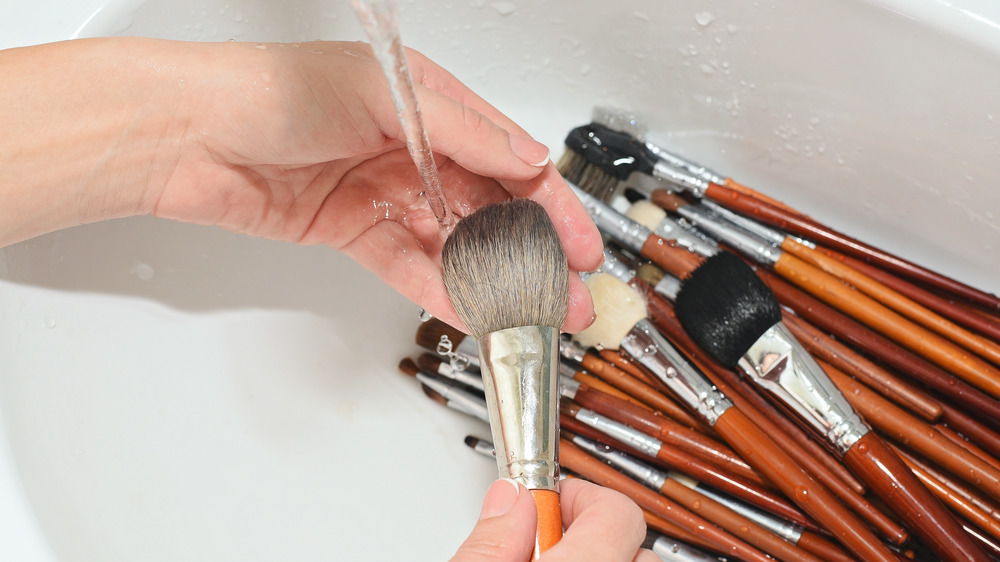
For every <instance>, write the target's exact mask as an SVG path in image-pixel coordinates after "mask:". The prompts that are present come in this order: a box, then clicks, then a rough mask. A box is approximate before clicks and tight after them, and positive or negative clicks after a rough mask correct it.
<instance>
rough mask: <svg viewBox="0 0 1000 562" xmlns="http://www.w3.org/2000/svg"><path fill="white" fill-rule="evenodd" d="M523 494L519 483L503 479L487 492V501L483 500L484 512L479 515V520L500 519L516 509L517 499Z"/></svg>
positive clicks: (492, 485) (491, 486)
mask: <svg viewBox="0 0 1000 562" xmlns="http://www.w3.org/2000/svg"><path fill="white" fill-rule="evenodd" d="M520 493H521V488H520V486H518V485H517V482H514V481H513V480H510V479H509V478H501V479H500V480H497V481H496V482H494V483H493V484H491V485H490V489H489V490H487V491H486V499H484V500H483V510H482V511H481V512H480V513H479V520H480V521H482V520H483V519H489V518H490V517H499V516H501V515H503V514H505V513H507V512H508V511H510V510H511V508H512V507H514V504H515V503H517V497H518V495H520Z"/></svg>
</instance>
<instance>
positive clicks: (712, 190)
mask: <svg viewBox="0 0 1000 562" xmlns="http://www.w3.org/2000/svg"><path fill="white" fill-rule="evenodd" d="M720 191H722V193H720ZM705 196H706V197H708V198H709V199H712V200H715V198H716V197H725V198H726V200H727V201H728V200H732V199H749V201H746V203H747V204H748V205H752V204H754V203H760V204H763V205H768V206H771V207H775V208H778V209H781V210H783V211H785V212H787V213H790V214H793V215H795V216H798V217H801V218H802V219H803V220H810V221H811V220H812V219H810V218H809V217H808V216H806V215H803V214H802V213H800V212H798V211H797V210H795V209H793V208H792V207H789V206H788V205H786V204H784V203H782V202H781V201H778V200H777V199H774V198H772V197H768V196H767V195H764V194H763V193H761V192H759V191H757V190H756V189H752V188H750V187H747V186H746V185H743V184H742V183H739V182H738V181H736V180H734V179H733V178H726V179H725V180H723V182H722V185H719V184H717V183H710V184H709V187H708V190H707V191H706V193H705Z"/></svg>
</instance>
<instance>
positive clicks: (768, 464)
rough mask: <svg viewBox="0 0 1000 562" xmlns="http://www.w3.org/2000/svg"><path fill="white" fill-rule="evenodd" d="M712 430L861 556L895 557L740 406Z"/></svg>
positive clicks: (871, 558) (868, 561) (872, 558)
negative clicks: (743, 411) (749, 417)
mask: <svg viewBox="0 0 1000 562" xmlns="http://www.w3.org/2000/svg"><path fill="white" fill-rule="evenodd" d="M715 430H716V431H717V432H718V433H719V434H720V435H722V437H723V438H724V439H725V440H726V442H728V443H729V444H730V445H731V446H732V447H733V448H734V449H736V451H737V452H738V453H740V455H741V456H742V457H743V458H744V459H746V461H747V462H749V463H750V464H751V465H752V466H753V467H754V468H756V469H757V470H759V471H760V472H761V473H762V474H764V475H765V476H767V477H768V478H770V479H771V481H772V482H774V484H775V485H776V486H778V487H779V488H781V490H782V492H784V493H785V495H787V496H788V497H789V498H791V499H792V501H794V502H795V503H796V504H798V506H799V507H800V508H802V510H803V511H805V512H806V513H808V514H809V515H811V516H812V517H813V519H815V520H816V521H817V522H818V523H819V524H821V525H823V526H824V527H826V528H827V529H828V530H829V531H830V533H831V534H833V536H835V537H837V539H838V540H839V541H840V542H841V543H842V544H843V545H844V546H845V547H846V548H847V549H848V550H850V551H851V552H853V553H854V554H856V555H857V556H858V557H860V559H861V560H865V561H866V562H872V561H876V560H882V561H884V562H889V561H895V560H896V556H895V555H894V554H893V553H892V552H891V551H890V550H889V549H888V548H887V547H886V546H885V545H883V544H882V542H881V541H879V540H878V538H877V537H876V536H875V535H874V534H873V533H872V532H871V531H870V530H869V529H868V527H866V526H865V524H864V523H862V522H861V521H860V520H859V519H858V518H857V516H856V515H855V514H854V513H853V512H851V511H850V510H848V509H847V508H846V507H844V505H843V504H842V503H840V501H839V500H838V499H837V498H835V497H834V496H833V495H832V494H831V493H830V492H829V491H828V490H827V489H826V488H824V487H823V486H822V485H821V484H820V483H819V482H817V481H815V480H813V479H812V477H810V476H809V475H808V474H806V472H805V471H804V470H802V468H801V467H800V466H799V465H798V464H796V463H795V461H793V460H792V458H791V457H789V456H788V454H787V453H785V451H784V450H783V449H782V448H781V447H779V446H777V445H776V444H775V443H774V442H773V441H771V440H770V439H769V438H768V436H767V435H766V434H765V433H764V432H763V431H761V430H760V428H758V427H757V426H756V425H754V424H753V423H752V422H751V421H750V420H749V419H748V418H747V417H746V416H744V415H743V414H742V413H741V412H740V411H739V409H737V408H729V409H728V410H726V411H725V412H723V414H722V415H721V416H719V419H718V421H716V422H715Z"/></svg>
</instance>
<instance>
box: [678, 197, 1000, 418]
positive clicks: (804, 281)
mask: <svg viewBox="0 0 1000 562" xmlns="http://www.w3.org/2000/svg"><path fill="white" fill-rule="evenodd" d="M693 216H694V215H692V217H693ZM697 220H698V226H699V228H702V229H704V230H706V231H708V232H710V233H711V234H712V235H713V236H715V237H716V238H718V239H720V240H721V241H723V242H725V243H726V244H728V245H729V246H731V247H733V248H735V249H736V250H737V251H739V252H740V253H741V254H743V255H746V256H748V257H749V258H750V259H752V260H754V261H755V262H757V263H761V264H764V265H766V266H768V267H770V268H771V269H773V270H774V271H775V272H776V273H778V274H779V275H781V276H782V277H784V278H785V279H787V280H789V281H790V282H792V283H794V284H795V285H796V286H798V287H800V288H802V289H803V290H805V291H807V292H809V293H810V294H812V295H813V296H815V297H816V298H818V299H820V300H822V301H824V302H826V303H827V304H829V305H830V306H832V307H834V308H836V309H838V310H840V311H842V312H843V313H845V314H847V315H849V316H851V317H853V318H855V319H857V320H859V321H860V322H862V323H864V324H866V325H868V326H870V327H871V328H872V329H874V330H875V331H877V332H879V333H882V334H883V335H885V336H886V337H888V338H890V339H892V340H893V341H895V342H897V343H898V344H900V345H902V346H904V347H906V348H908V349H910V350H911V351H913V352H915V353H917V354H918V355H921V356H922V357H924V358H926V359H928V360H929V361H931V362H933V363H935V364H937V365H938V366H940V367H942V368H944V369H946V370H948V371H950V372H952V373H954V374H955V375H956V376H958V377H960V378H962V379H964V380H965V381H966V382H968V383H969V384H972V385H973V386H976V387H978V388H980V389H982V390H983V391H984V392H986V393H987V394H989V395H991V396H993V397H994V398H1000V369H997V368H996V367H994V366H993V365H991V364H990V363H988V362H987V361H985V360H983V359H981V358H979V357H978V356H976V355H974V354H971V353H969V352H968V351H966V350H965V348H963V347H961V346H959V345H957V344H955V343H953V342H952V341H951V340H949V339H947V338H944V337H942V336H940V335H938V334H937V333H935V332H934V331H932V330H930V329H927V328H925V327H923V326H922V325H920V324H917V323H914V322H912V321H910V320H909V319H907V318H906V317H904V316H902V315H901V314H899V313H898V312H896V311H894V310H893V309H891V308H889V307H888V306H885V305H884V304H882V303H881V302H879V301H878V300H876V299H875V298H872V297H871V296H868V295H867V294H865V293H864V292H862V291H859V290H857V289H854V288H853V287H851V286H848V285H846V284H844V282H842V281H841V280H840V279H838V278H837V277H835V276H833V275H831V274H829V273H827V272H825V271H823V270H821V269H819V268H817V267H815V266H813V265H811V264H809V263H807V262H806V261H804V260H802V259H801V258H799V257H797V256H795V255H793V254H791V253H789V252H786V251H783V250H781V249H780V248H775V247H773V246H771V245H769V244H767V243H766V242H764V241H762V240H761V239H759V238H757V237H755V236H753V235H751V234H749V233H747V232H745V231H741V230H739V229H738V228H735V227H733V226H732V225H731V224H728V223H726V222H724V221H719V220H717V219H715V218H713V217H711V216H709V215H708V214H706V213H699V216H698V218H697ZM769 292H770V291H769Z"/></svg>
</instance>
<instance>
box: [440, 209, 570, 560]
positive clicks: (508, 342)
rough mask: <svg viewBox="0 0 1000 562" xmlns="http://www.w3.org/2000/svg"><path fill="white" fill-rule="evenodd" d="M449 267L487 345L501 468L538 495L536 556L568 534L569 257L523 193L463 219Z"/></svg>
mask: <svg viewBox="0 0 1000 562" xmlns="http://www.w3.org/2000/svg"><path fill="white" fill-rule="evenodd" d="M441 266H442V275H443V278H444V284H445V288H446V289H447V291H448V296H449V297H450V298H451V301H452V304H453V305H454V306H455V310H456V312H457V313H458V316H459V318H461V320H462V322H464V323H465V325H466V327H467V328H468V329H469V332H470V334H471V335H472V337H473V338H474V339H475V340H476V343H477V344H478V348H479V358H480V361H479V364H480V369H481V371H482V374H483V386H484V389H485V394H486V405H487V408H488V411H489V417H490V429H491V431H492V433H493V445H494V447H496V452H497V469H498V472H499V474H500V476H501V477H504V478H511V479H513V480H515V481H517V482H519V483H521V484H523V485H524V486H525V487H526V488H528V489H529V490H531V494H532V496H533V497H534V499H535V506H536V508H537V511H538V529H537V535H536V543H535V552H534V557H535V558H536V559H537V557H539V556H541V554H542V553H543V552H545V551H546V550H548V549H549V548H550V547H552V546H553V545H554V544H555V543H556V542H558V541H559V539H560V538H561V537H562V519H561V514H560V507H559V465H558V450H559V449H558V446H559V411H558V404H559V403H558V380H559V379H558V367H559V329H560V327H561V326H562V324H563V321H564V320H565V318H566V313H567V310H568V301H569V268H568V265H567V263H566V254H565V253H564V252H563V249H562V245H561V243H560V241H559V236H558V235H557V234H556V231H555V227H554V226H553V225H552V222H551V220H550V219H549V217H548V215H547V214H546V212H545V209H543V208H542V206H541V205H539V204H538V203H535V202H534V201H531V200H530V199H514V200H511V201H505V202H501V203H495V204H491V205H487V206H485V207H482V208H481V209H479V210H478V211H476V212H474V213H472V214H471V215H468V216H466V217H465V218H463V219H462V220H460V221H459V222H458V224H457V225H456V226H455V230H454V231H453V232H452V233H451V236H449V237H448V240H447V241H446V242H445V244H444V247H443V248H442V250H441Z"/></svg>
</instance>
